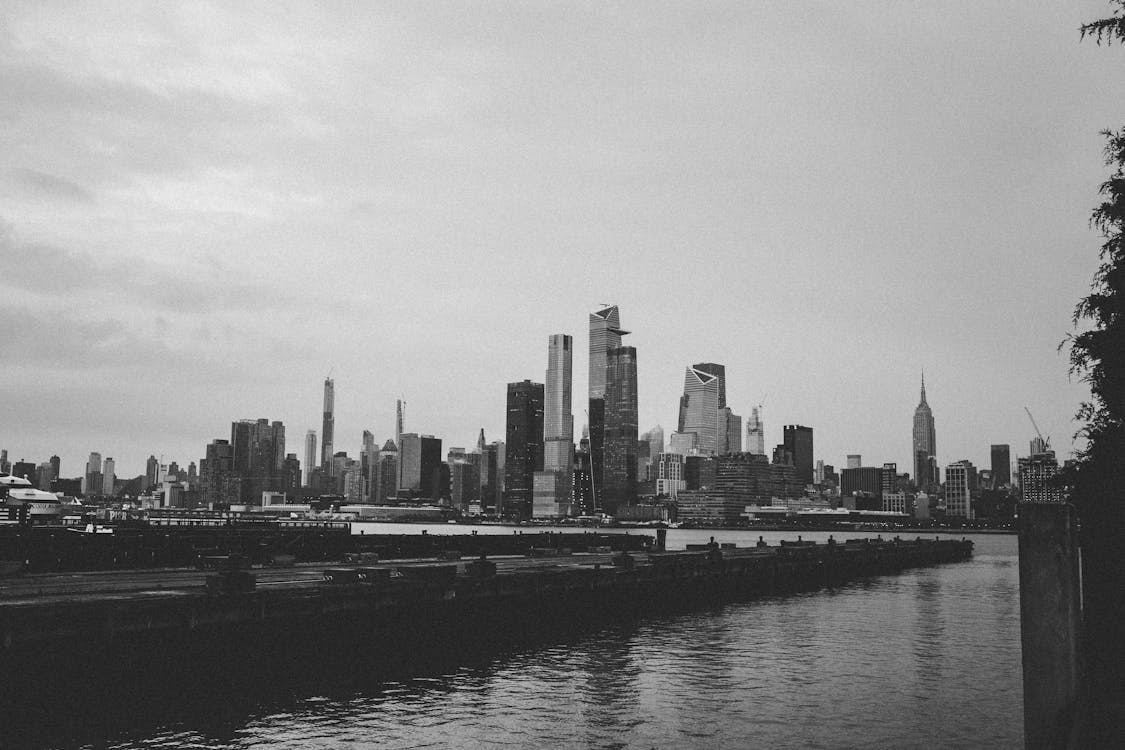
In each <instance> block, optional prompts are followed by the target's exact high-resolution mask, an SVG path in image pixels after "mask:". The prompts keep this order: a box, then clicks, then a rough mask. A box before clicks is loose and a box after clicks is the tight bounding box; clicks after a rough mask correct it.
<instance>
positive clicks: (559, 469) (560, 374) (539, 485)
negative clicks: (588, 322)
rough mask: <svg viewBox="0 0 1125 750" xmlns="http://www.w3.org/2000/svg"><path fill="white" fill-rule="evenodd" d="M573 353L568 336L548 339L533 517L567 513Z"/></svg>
mask: <svg viewBox="0 0 1125 750" xmlns="http://www.w3.org/2000/svg"><path fill="white" fill-rule="evenodd" d="M573 356H574V339H573V338H572V337H570V336H567V335H566V334H563V333H557V334H554V335H553V336H551V337H550V338H549V339H548V341H547V377H546V382H545V383H544V388H543V469H542V471H541V472H537V473H536V476H535V478H534V497H533V508H532V514H533V515H535V516H537V517H548V518H550V517H555V516H563V515H569V514H570V504H571V488H572V484H571V483H572V478H573V472H574V414H573V412H572V408H571V396H572V387H571V381H572V378H573V367H572V362H573ZM540 474H542V476H540Z"/></svg>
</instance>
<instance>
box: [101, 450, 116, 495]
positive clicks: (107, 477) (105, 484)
mask: <svg viewBox="0 0 1125 750" xmlns="http://www.w3.org/2000/svg"><path fill="white" fill-rule="evenodd" d="M102 467H103V468H102V488H101V493H102V494H103V495H106V496H110V497H112V496H113V491H114V485H115V484H116V483H117V473H116V471H115V469H114V464H113V458H112V457H107V458H106V460H105V463H104V464H103V465H102Z"/></svg>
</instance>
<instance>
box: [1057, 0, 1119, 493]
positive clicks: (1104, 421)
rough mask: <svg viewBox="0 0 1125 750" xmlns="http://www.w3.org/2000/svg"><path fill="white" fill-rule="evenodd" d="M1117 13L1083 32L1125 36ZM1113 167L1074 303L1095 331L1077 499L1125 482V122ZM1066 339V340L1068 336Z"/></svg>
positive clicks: (1112, 137)
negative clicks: (1085, 283) (1091, 261)
mask: <svg viewBox="0 0 1125 750" xmlns="http://www.w3.org/2000/svg"><path fill="white" fill-rule="evenodd" d="M1113 2H1114V4H1115V5H1117V6H1118V8H1117V10H1115V12H1114V15H1113V16H1112V17H1110V18H1105V19H1102V20H1100V21H1094V22H1092V23H1088V24H1084V25H1083V26H1082V27H1081V34H1082V37H1083V38H1086V37H1093V38H1094V39H1095V40H1097V42H1098V43H1099V44H1100V43H1101V42H1102V40H1103V39H1104V40H1105V41H1106V43H1107V44H1111V43H1112V42H1113V40H1114V39H1116V40H1117V41H1118V42H1125V15H1122V11H1125V0H1113ZM1102 134H1103V135H1104V136H1105V138H1106V146H1105V160H1106V164H1107V165H1108V166H1109V167H1110V169H1111V170H1112V173H1111V174H1110V176H1109V179H1107V180H1106V181H1105V182H1103V183H1102V185H1101V189H1100V195H1101V197H1102V202H1101V204H1100V205H1099V206H1098V207H1097V208H1095V209H1094V212H1093V214H1092V215H1091V217H1090V224H1091V225H1092V226H1093V227H1094V228H1095V229H1097V230H1098V231H1099V232H1100V233H1101V235H1102V237H1103V238H1104V241H1103V243H1102V246H1101V254H1100V264H1099V266H1098V270H1097V272H1096V273H1095V274H1094V281H1093V284H1092V285H1091V289H1090V294H1089V295H1088V296H1086V297H1085V298H1083V299H1082V300H1081V301H1080V302H1079V303H1078V305H1077V306H1076V307H1075V310H1074V324H1075V326H1076V327H1077V326H1080V325H1083V324H1086V325H1088V326H1089V328H1088V330H1085V331H1083V332H1082V333H1078V334H1076V335H1073V336H1071V337H1069V339H1068V341H1069V342H1070V365H1071V373H1072V374H1074V375H1077V376H1079V377H1081V379H1082V380H1083V381H1084V382H1085V383H1087V384H1088V385H1089V387H1090V396H1091V397H1090V400H1089V401H1087V402H1085V403H1083V404H1082V406H1081V407H1080V409H1079V411H1078V414H1077V417H1078V419H1079V420H1080V421H1081V422H1082V423H1083V426H1082V428H1081V430H1080V431H1079V436H1081V437H1084V438H1085V439H1086V446H1085V447H1084V448H1083V449H1082V450H1080V451H1079V452H1078V466H1077V469H1078V471H1077V473H1076V476H1075V477H1073V479H1074V481H1075V484H1076V486H1075V489H1076V490H1077V492H1076V493H1075V494H1076V500H1077V501H1078V503H1079V505H1080V506H1081V505H1083V504H1084V501H1085V502H1086V503H1088V502H1099V500H1098V499H1097V498H1098V497H1099V496H1101V497H1102V498H1104V496H1105V490H1106V488H1108V487H1114V486H1116V487H1117V489H1118V491H1121V489H1122V488H1123V487H1125V482H1122V478H1123V477H1125V128H1122V129H1121V130H1118V131H1109V130H1107V131H1103V133H1102ZM1064 343H1065V342H1064Z"/></svg>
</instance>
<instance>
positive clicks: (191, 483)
mask: <svg viewBox="0 0 1125 750" xmlns="http://www.w3.org/2000/svg"><path fill="white" fill-rule="evenodd" d="M187 483H188V488H189V489H193V490H194V489H198V487H199V469H198V468H197V467H196V465H195V461H190V462H188V466H187Z"/></svg>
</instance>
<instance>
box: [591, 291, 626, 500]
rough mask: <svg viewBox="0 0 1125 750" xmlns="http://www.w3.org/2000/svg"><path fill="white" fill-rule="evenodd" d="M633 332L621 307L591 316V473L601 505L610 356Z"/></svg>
mask: <svg viewBox="0 0 1125 750" xmlns="http://www.w3.org/2000/svg"><path fill="white" fill-rule="evenodd" d="M628 333H629V332H628V331H626V330H623V329H622V328H621V313H620V312H619V311H618V309H617V305H610V306H609V307H606V308H605V309H603V310H599V311H598V312H596V313H591V315H590V387H589V397H590V411H589V414H588V424H589V427H590V473H591V475H592V476H591V484H592V486H593V488H594V495H595V499H594V501H595V503H600V502H601V500H600V497H598V496H599V495H600V494H601V487H602V484H603V482H604V481H605V476H604V470H603V469H604V461H605V445H604V439H605V418H606V412H605V396H606V367H607V365H608V362H609V360H608V356H607V355H608V352H610V351H612V350H614V349H619V348H621V337H622V336H625V335H627V334H628Z"/></svg>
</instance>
